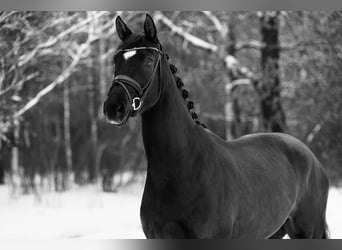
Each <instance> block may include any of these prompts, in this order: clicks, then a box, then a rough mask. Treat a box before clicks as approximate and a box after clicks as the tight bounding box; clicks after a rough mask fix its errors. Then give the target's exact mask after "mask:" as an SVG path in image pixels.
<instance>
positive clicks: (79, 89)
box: [0, 11, 342, 194]
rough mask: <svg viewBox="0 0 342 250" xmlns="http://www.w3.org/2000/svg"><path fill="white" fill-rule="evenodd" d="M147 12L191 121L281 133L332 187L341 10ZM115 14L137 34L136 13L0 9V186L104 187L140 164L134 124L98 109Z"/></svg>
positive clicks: (341, 168)
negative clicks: (113, 121) (302, 147)
mask: <svg viewBox="0 0 342 250" xmlns="http://www.w3.org/2000/svg"><path fill="white" fill-rule="evenodd" d="M149 13H150V14H151V15H152V16H153V18H154V20H155V22H156V25H157V29H158V32H159V33H158V35H159V39H160V41H161V43H162V44H163V48H164V50H165V51H166V52H167V53H168V54H169V55H170V58H171V59H170V61H171V62H172V63H173V64H175V65H176V66H177V68H178V75H179V76H181V78H182V80H183V82H184V83H185V86H186V87H187V88H188V89H189V90H190V98H191V99H193V100H194V103H195V109H196V111H197V113H198V115H199V119H200V121H201V122H203V123H204V124H206V126H207V127H208V128H209V129H211V130H213V131H214V132H215V133H217V134H218V135H220V136H222V137H223V138H226V139H234V138H237V137H239V136H242V135H244V134H247V133H256V132H264V131H273V132H285V133H288V134H292V135H294V136H296V137H298V138H299V139H301V140H302V141H303V142H305V143H306V144H307V145H308V146H309V147H310V148H311V149H312V150H313V152H314V153H315V154H316V156H317V157H318V158H319V160H320V161H321V162H322V163H323V165H324V167H325V168H326V169H327V171H328V174H329V177H330V180H331V183H332V184H333V185H338V184H339V183H340V180H341V178H342V130H341V124H342V111H341V108H342V98H341V97H342V82H341V80H342V74H341V68H342V43H341V41H342V13H340V12H226V11H220V12H209V11H202V12H149ZM117 15H120V16H121V17H122V18H123V20H124V21H125V22H126V23H127V24H128V26H129V27H130V28H131V29H132V30H135V31H141V30H142V23H143V20H144V19H145V13H144V12H126V11H118V12H2V11H1V12H0V183H2V184H4V183H5V184H8V185H10V186H11V187H12V190H13V193H18V194H22V193H31V192H37V188H38V187H44V188H46V189H49V190H54V191H64V190H67V189H69V188H70V187H71V186H72V185H74V184H77V185H85V184H88V183H98V184H99V185H100V186H101V187H102V189H103V191H116V190H117V188H118V187H120V185H124V184H127V183H128V182H134V181H135V180H136V176H139V174H141V173H142V174H143V173H144V172H145V171H146V162H145V158H144V149H143V146H142V139H141V134H140V122H139V119H130V121H129V122H128V124H127V125H126V126H125V127H123V128H120V129H117V128H114V127H113V126H111V125H110V124H108V123H107V122H106V121H105V119H104V116H103V112H102V103H103V101H104V99H105V97H106V92H107V90H108V89H109V87H110V85H111V81H112V78H113V66H112V63H111V60H112V55H113V52H114V50H115V48H116V47H117V45H118V44H119V39H118V37H117V35H116V31H115V24H114V23H115V18H116V16H117ZM125 173H130V174H129V175H127V174H126V175H125ZM117 176H119V178H117ZM125 176H126V177H127V176H128V177H127V178H126V177H125ZM125 178H126V179H125Z"/></svg>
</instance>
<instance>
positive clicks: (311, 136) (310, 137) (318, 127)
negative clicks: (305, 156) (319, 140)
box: [306, 123, 322, 143]
mask: <svg viewBox="0 0 342 250" xmlns="http://www.w3.org/2000/svg"><path fill="white" fill-rule="evenodd" d="M321 128H322V125H321V124H320V123H318V124H316V125H315V127H314V128H313V129H312V131H311V132H310V133H309V135H308V136H307V137H306V142H307V143H311V142H312V141H313V139H314V138H315V136H316V135H317V134H318V133H319V131H320V130H321Z"/></svg>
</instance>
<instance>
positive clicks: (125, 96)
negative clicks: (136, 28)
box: [103, 15, 163, 126]
mask: <svg viewBox="0 0 342 250" xmlns="http://www.w3.org/2000/svg"><path fill="white" fill-rule="evenodd" d="M116 31H117V34H118V35H119V38H120V39H121V41H122V43H121V44H120V45H119V47H118V49H117V51H116V52H115V54H114V60H113V62H114V69H115V70H114V80H113V83H112V86H111V88H110V90H109V92H108V97H107V100H106V101H105V102H104V106H103V111H104V114H105V116H106V117H107V119H108V121H109V122H110V123H112V124H114V125H117V126H120V125H122V124H125V123H126V122H127V120H128V118H129V117H130V116H135V115H136V114H138V113H139V112H140V113H142V112H144V111H146V110H148V109H149V108H151V107H152V106H154V105H155V104H156V102H157V101H158V99H159V96H160V91H161V90H160V86H159V84H158V83H157V80H158V78H159V77H160V75H159V71H160V61H161V57H162V54H163V52H162V51H161V47H160V44H159V41H158V37H157V30H156V27H155V25H154V22H153V19H152V17H151V16H149V15H146V19H145V23H144V33H142V34H135V33H132V31H131V30H130V29H129V28H128V27H127V25H126V24H125V23H124V22H123V21H122V19H121V18H120V17H117V19H116Z"/></svg>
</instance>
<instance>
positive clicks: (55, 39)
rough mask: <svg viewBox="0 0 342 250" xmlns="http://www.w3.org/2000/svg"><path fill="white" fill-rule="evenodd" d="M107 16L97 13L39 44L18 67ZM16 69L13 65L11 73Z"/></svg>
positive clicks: (23, 58)
mask: <svg viewBox="0 0 342 250" xmlns="http://www.w3.org/2000/svg"><path fill="white" fill-rule="evenodd" d="M105 14H107V12H105V11H100V12H96V13H95V14H94V15H92V16H90V17H88V18H86V19H84V20H83V21H82V22H79V23H77V24H75V25H73V26H71V27H70V28H68V29H66V30H65V31H63V32H61V33H59V34H58V35H56V36H54V37H50V39H48V40H47V41H46V42H45V43H42V44H38V45H37V47H36V48H34V49H33V50H32V51H31V52H30V53H28V54H24V55H22V56H21V57H20V58H19V62H18V64H17V67H22V66H23V65H24V64H26V63H28V62H29V61H30V60H32V58H34V57H35V56H36V55H37V53H38V52H39V51H40V50H41V49H45V48H48V47H51V46H53V45H55V44H56V43H57V42H58V41H60V40H61V39H63V38H64V37H65V36H67V35H69V34H70V33H72V32H75V31H79V30H81V28H84V27H85V26H86V25H87V24H88V23H89V22H91V21H93V19H94V18H100V17H102V16H104V15H105ZM14 69H15V68H14V65H13V66H12V67H11V68H10V70H9V71H12V70H14Z"/></svg>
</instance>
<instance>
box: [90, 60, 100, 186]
mask: <svg viewBox="0 0 342 250" xmlns="http://www.w3.org/2000/svg"><path fill="white" fill-rule="evenodd" d="M92 67H93V65H92V63H91V64H90V69H89V71H90V73H89V74H88V83H89V84H90V86H91V87H90V89H89V91H88V97H89V117H90V144H91V146H90V152H91V153H90V155H89V157H90V159H89V173H90V175H89V177H90V181H92V182H95V181H96V180H97V178H98V176H99V164H97V160H96V155H97V145H98V136H97V110H96V107H97V105H96V103H97V100H96V97H97V95H96V84H95V82H96V81H95V80H94V77H93V72H92V71H93V68H92Z"/></svg>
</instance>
